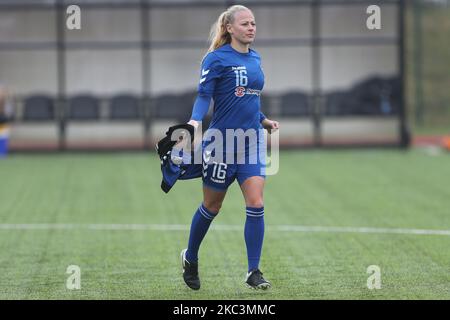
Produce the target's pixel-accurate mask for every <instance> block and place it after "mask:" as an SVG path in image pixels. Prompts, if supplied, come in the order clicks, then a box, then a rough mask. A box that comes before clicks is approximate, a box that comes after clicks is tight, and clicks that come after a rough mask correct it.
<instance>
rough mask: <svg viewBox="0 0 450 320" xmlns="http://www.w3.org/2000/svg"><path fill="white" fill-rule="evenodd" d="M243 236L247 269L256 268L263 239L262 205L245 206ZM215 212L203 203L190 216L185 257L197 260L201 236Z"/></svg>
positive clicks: (193, 260) (191, 260) (206, 229)
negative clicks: (245, 216) (256, 206)
mask: <svg viewBox="0 0 450 320" xmlns="http://www.w3.org/2000/svg"><path fill="white" fill-rule="evenodd" d="M246 214H247V218H246V220H245V228H244V238H245V244H246V246H247V258H248V271H251V270H253V269H258V267H259V260H260V258H261V251H262V245H263V240H264V207H261V208H252V207H246ZM216 215H217V214H215V213H212V212H210V211H208V209H206V207H205V206H204V205H203V203H202V204H201V205H200V207H199V208H198V209H197V211H196V212H195V214H194V217H193V218H192V223H191V231H190V234H189V243H188V250H187V252H186V259H187V260H188V261H190V262H198V250H199V248H200V244H201V243H202V240H203V238H204V237H205V235H206V232H208V229H209V226H210V224H211V222H212V220H213V219H214V218H215V216H216Z"/></svg>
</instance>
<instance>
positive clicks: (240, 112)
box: [198, 44, 264, 131]
mask: <svg viewBox="0 0 450 320" xmlns="http://www.w3.org/2000/svg"><path fill="white" fill-rule="evenodd" d="M263 86H264V74H263V71H262V69H261V58H260V56H259V54H258V53H257V52H256V51H254V50H252V49H249V52H248V53H241V52H239V51H236V50H235V49H233V47H231V45H230V44H226V45H223V46H222V47H220V48H218V49H216V50H214V51H212V52H210V53H208V54H207V55H206V57H205V58H204V59H203V62H202V70H201V76H200V83H199V86H198V93H199V95H201V96H208V97H212V98H213V100H214V113H213V117H212V120H211V124H210V126H209V127H210V128H214V129H219V130H221V131H222V130H224V129H243V130H247V129H255V130H258V129H260V128H262V126H261V114H260V94H261V91H262V89H263Z"/></svg>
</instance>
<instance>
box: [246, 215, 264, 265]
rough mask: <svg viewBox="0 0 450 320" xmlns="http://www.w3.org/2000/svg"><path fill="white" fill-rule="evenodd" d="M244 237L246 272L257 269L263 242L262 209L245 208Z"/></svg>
mask: <svg viewBox="0 0 450 320" xmlns="http://www.w3.org/2000/svg"><path fill="white" fill-rule="evenodd" d="M245 211H246V213H247V219H246V220H245V228H244V237H245V244H246V246H247V258H248V271H251V270H253V269H258V266H259V260H260V258H261V250H262V245H263V240H264V207H261V208H252V207H246V210H245Z"/></svg>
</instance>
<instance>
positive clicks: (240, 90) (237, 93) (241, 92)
mask: <svg viewBox="0 0 450 320" xmlns="http://www.w3.org/2000/svg"><path fill="white" fill-rule="evenodd" d="M234 95H235V96H236V97H239V98H240V97H243V96H244V95H245V88H244V87H236V89H234Z"/></svg>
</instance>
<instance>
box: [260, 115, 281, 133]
mask: <svg viewBox="0 0 450 320" xmlns="http://www.w3.org/2000/svg"><path fill="white" fill-rule="evenodd" d="M262 125H263V128H264V129H266V130H267V131H268V132H269V133H272V132H275V131H277V130H278V129H279V128H280V123H279V122H278V121H274V120H270V119H267V118H266V119H264V120H263V122H262Z"/></svg>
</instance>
